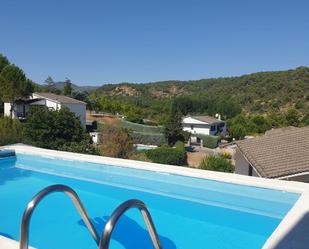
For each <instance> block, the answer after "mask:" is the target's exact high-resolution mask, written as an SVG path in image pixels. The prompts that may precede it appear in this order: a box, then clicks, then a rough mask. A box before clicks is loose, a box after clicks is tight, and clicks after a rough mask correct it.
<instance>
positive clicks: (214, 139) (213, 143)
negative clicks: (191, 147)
mask: <svg viewBox="0 0 309 249" xmlns="http://www.w3.org/2000/svg"><path fill="white" fill-rule="evenodd" d="M196 136H197V137H199V138H200V139H202V140H203V146H204V147H207V148H210V149H214V148H216V147H218V143H219V140H220V138H219V137H218V136H210V135H202V134H197V135H196Z"/></svg>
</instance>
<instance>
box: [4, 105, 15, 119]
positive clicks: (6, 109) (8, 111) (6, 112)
mask: <svg viewBox="0 0 309 249" xmlns="http://www.w3.org/2000/svg"><path fill="white" fill-rule="evenodd" d="M10 115H11V103H4V116H8V117H9V116H10ZM13 118H14V113H13Z"/></svg>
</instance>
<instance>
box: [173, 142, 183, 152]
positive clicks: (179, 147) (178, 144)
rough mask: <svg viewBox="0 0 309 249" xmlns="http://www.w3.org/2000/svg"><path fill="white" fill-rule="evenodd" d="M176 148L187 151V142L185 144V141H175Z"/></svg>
mask: <svg viewBox="0 0 309 249" xmlns="http://www.w3.org/2000/svg"><path fill="white" fill-rule="evenodd" d="M175 148H176V150H179V151H185V144H184V142H182V141H177V142H176V143H175Z"/></svg>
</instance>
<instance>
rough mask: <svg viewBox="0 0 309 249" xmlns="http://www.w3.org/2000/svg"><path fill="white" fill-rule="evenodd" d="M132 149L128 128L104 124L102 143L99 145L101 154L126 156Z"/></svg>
mask: <svg viewBox="0 0 309 249" xmlns="http://www.w3.org/2000/svg"><path fill="white" fill-rule="evenodd" d="M133 150H134V147H133V140H132V137H131V133H130V131H129V130H127V129H125V128H122V127H117V126H111V125H106V126H104V129H103V145H102V146H100V151H101V153H102V155H104V156H110V157H119V158H128V157H129V155H130V154H131V153H132V152H133Z"/></svg>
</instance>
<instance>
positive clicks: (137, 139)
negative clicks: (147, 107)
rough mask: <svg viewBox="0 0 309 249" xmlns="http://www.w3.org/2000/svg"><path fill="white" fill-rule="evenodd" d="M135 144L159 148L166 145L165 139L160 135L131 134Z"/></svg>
mask: <svg viewBox="0 0 309 249" xmlns="http://www.w3.org/2000/svg"><path fill="white" fill-rule="evenodd" d="M132 139H133V142H134V143H135V144H153V145H158V146H161V145H163V144H166V138H165V136H164V135H163V134H162V133H147V132H136V131H134V132H132Z"/></svg>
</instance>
